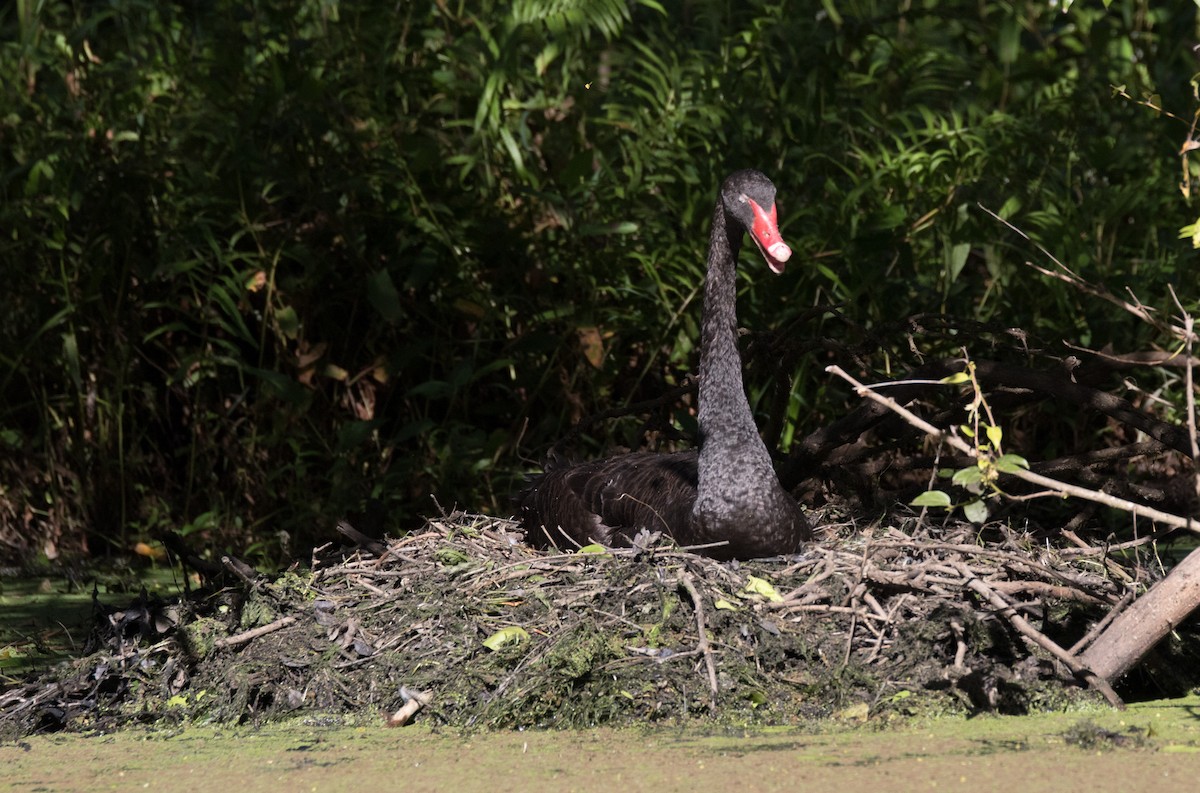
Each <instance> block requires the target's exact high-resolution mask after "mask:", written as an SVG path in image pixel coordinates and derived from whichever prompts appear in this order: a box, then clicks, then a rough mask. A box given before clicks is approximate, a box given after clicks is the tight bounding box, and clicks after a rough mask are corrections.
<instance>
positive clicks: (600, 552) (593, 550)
mask: <svg viewBox="0 0 1200 793" xmlns="http://www.w3.org/2000/svg"><path fill="white" fill-rule="evenodd" d="M575 553H590V554H595V555H596V556H604V555H606V554H608V549H607V548H605V547H604V546H603V545H601V544H600V543H598V542H594V543H592V544H591V545H585V546H583V547H582V548H580V549H579V550H578V551H576V552H575Z"/></svg>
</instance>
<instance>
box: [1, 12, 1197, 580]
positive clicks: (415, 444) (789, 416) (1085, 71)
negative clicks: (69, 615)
mask: <svg viewBox="0 0 1200 793" xmlns="http://www.w3.org/2000/svg"><path fill="white" fill-rule="evenodd" d="M1057 5H1058V4H1053V3H1045V2H1041V1H1040V0H1027V1H1025V0H1019V1H1018V2H998V1H997V0H975V1H974V2H966V1H965V0H914V1H913V2H905V3H894V2H875V1H874V0H848V1H846V2H842V1H841V0H825V1H824V2H815V1H810V2H758V1H753V2H746V3H730V2H720V1H719V0H718V1H716V2H709V1H708V0H692V2H686V3H682V4H676V3H663V4H660V3H658V2H655V1H654V0H641V2H624V1H623V0H516V1H515V2H508V1H507V0H506V2H496V1H494V0H479V2H476V3H456V2H441V1H440V0H439V2H405V3H400V4H398V5H397V4H395V3H386V4H385V3H339V2H337V0H292V1H291V2H285V1H284V0H255V2H249V3H246V2H240V3H234V2H226V1H225V0H212V1H211V2H201V3H164V2H157V0H155V1H153V2H152V1H151V0H111V1H110V2H104V3H96V2H84V1H83V0H77V2H63V1H61V0H44V2H37V1H36V0H18V2H17V3H16V4H15V5H6V6H4V7H3V8H2V9H0V74H2V75H4V78H3V81H2V83H0V85H2V88H0V90H2V92H3V93H2V96H3V111H2V112H0V192H2V196H3V201H2V203H0V230H2V232H3V236H2V243H0V244H2V246H3V247H2V248H0V261H2V262H3V265H2V266H3V272H4V276H5V278H4V283H5V293H6V298H5V300H4V306H5V309H4V311H3V312H0V448H2V449H3V453H2V454H0V543H3V548H4V550H3V551H0V553H3V554H5V555H6V556H8V557H11V558H21V557H27V556H28V555H29V554H30V553H34V552H44V553H47V554H48V555H51V556H54V555H56V554H58V553H60V552H62V551H64V550H79V549H84V548H86V549H88V550H90V551H92V552H97V551H102V550H105V549H106V548H113V549H120V550H127V549H129V548H130V547H132V546H133V544H134V543H135V542H137V541H139V540H143V539H149V538H151V537H153V536H155V534H156V533H157V532H159V531H161V530H163V529H165V528H172V529H176V530H181V531H183V532H184V533H197V535H198V538H199V540H200V542H201V543H202V544H208V545H210V546H215V547H224V546H234V547H236V548H238V550H239V551H240V552H242V553H247V552H249V553H250V555H251V557H252V558H254V557H255V553H254V550H253V549H255V548H256V549H258V551H259V558H261V559H270V560H274V559H278V558H281V554H280V550H281V549H280V547H279V545H280V544H281V543H284V542H285V538H287V537H290V538H291V546H292V549H293V550H296V549H301V552H303V548H302V546H303V544H304V543H309V542H312V541H315V540H318V539H319V538H321V537H322V536H325V535H327V534H328V531H329V529H330V527H331V525H332V522H333V520H334V519H335V518H336V517H338V516H340V515H341V514H343V513H345V512H348V511H354V510H359V509H363V508H364V506H365V505H367V504H369V503H372V499H374V503H375V504H376V507H377V509H380V508H381V509H382V511H383V512H384V513H385V514H386V518H385V520H384V527H385V528H387V529H389V530H391V531H393V532H395V531H397V530H402V529H404V528H408V527H411V526H413V525H415V524H416V523H417V522H418V520H419V516H421V515H423V514H428V513H429V512H431V511H433V510H434V509H435V508H436V507H435V504H434V503H433V501H432V500H431V499H430V494H431V493H432V494H433V495H435V496H436V497H437V498H438V499H439V500H440V502H441V503H442V504H443V505H445V506H446V507H449V506H451V505H453V504H458V505H461V506H465V507H470V508H472V509H477V510H482V511H489V512H493V513H499V514H507V510H508V504H507V497H508V494H509V493H510V492H511V490H512V489H513V488H514V487H515V486H516V484H517V483H518V482H519V479H520V477H521V475H522V474H523V473H524V472H525V471H528V470H531V469H533V468H534V467H536V465H537V463H538V461H539V460H540V459H541V456H542V455H543V454H544V452H545V451H546V449H547V448H548V446H549V445H550V443H552V442H553V441H554V440H555V439H556V438H558V437H559V436H560V435H561V434H563V433H564V432H565V431H566V429H567V427H569V426H570V425H571V424H572V423H573V422H576V421H578V420H579V419H581V418H583V417H585V416H588V415H591V414H594V413H597V412H599V411H602V410H605V409H608V408H612V407H614V406H616V405H620V404H624V403H627V402H631V401H636V400H640V399H646V398H652V397H655V396H657V395H659V394H661V393H663V392H664V391H666V390H668V389H669V388H670V387H671V386H674V385H677V384H678V383H680V382H681V381H682V378H683V377H684V375H685V374H686V373H687V372H688V371H691V370H694V368H695V365H696V354H695V350H694V346H695V344H696V339H697V337H698V332H697V323H698V316H699V301H698V299H697V298H698V296H699V290H700V289H701V280H702V264H703V258H704V246H705V244H706V234H707V220H708V214H709V211H710V209H709V208H710V207H711V202H712V198H713V196H714V194H715V188H716V185H717V184H718V183H719V181H720V179H721V177H722V176H723V175H724V173H725V172H727V171H728V170H731V169H733V168H736V167H746V166H754V167H759V168H761V169H763V170H764V171H766V172H768V173H769V174H770V175H771V176H772V178H773V179H774V180H775V182H776V184H777V185H778V186H779V188H780V196H781V199H780V201H781V211H782V215H781V220H782V223H781V225H782V227H783V230H784V233H785V235H786V237H787V238H788V240H789V242H790V243H791V244H792V246H793V248H794V249H795V250H796V251H797V252H798V255H797V256H796V258H794V259H793V264H792V265H791V266H790V269H789V272H788V273H787V274H786V275H785V276H784V277H783V278H782V279H781V280H774V279H772V280H770V281H768V280H767V277H766V275H765V274H763V273H760V272H758V271H757V270H752V269H751V268H747V274H748V275H749V276H751V277H748V278H746V279H745V281H744V282H743V284H744V294H743V296H742V298H741V303H740V305H739V309H740V311H741V312H742V313H741V317H742V322H743V324H744V325H745V326H746V327H749V328H753V329H755V330H767V329H770V328H779V329H785V334H784V335H785V336H786V338H788V339H790V340H791V341H792V343H793V344H794V345H795V346H796V347H797V349H799V350H800V352H802V353H808V352H810V351H811V350H813V349H817V348H820V346H821V345H820V344H819V343H812V344H809V345H807V346H806V345H805V344H804V343H803V340H805V339H818V338H821V337H822V335H823V334H831V335H837V334H843V333H847V332H849V331H847V330H846V326H845V325H843V324H838V323H840V322H841V320H835V319H834V315H833V314H830V313H828V312H823V311H813V310H811V309H812V308H813V306H814V305H829V304H835V303H836V304H840V305H841V313H842V314H843V315H844V316H845V317H846V321H848V322H853V327H854V328H855V332H860V331H861V332H863V333H875V334H877V335H878V337H879V339H880V342H879V343H880V349H881V350H882V352H883V353H884V354H883V355H881V356H880V358H879V359H878V360H876V361H874V362H873V363H872V365H874V366H877V367H878V368H879V369H880V370H884V369H886V368H887V366H888V362H889V358H888V357H887V356H888V355H891V354H902V353H905V352H906V351H907V350H908V346H909V342H908V340H907V338H905V337H904V335H903V333H901V332H899V331H897V330H896V329H895V328H896V325H895V324H894V323H896V322H897V321H899V320H902V319H903V318H904V317H906V316H909V315H912V314H918V313H923V312H944V313H947V314H951V315H955V316H958V317H965V318H972V319H976V320H982V321H988V322H992V321H994V322H997V323H1000V324H1002V325H1004V326H1013V327H1021V328H1024V329H1026V330H1027V331H1029V332H1031V333H1034V334H1043V335H1045V336H1046V337H1048V338H1054V339H1057V338H1063V337H1068V338H1071V339H1073V340H1075V341H1077V342H1079V343H1083V344H1088V345H1091V346H1093V347H1097V348H1098V347H1101V346H1103V345H1105V344H1106V343H1109V342H1112V343H1114V344H1116V345H1117V346H1118V347H1119V348H1120V349H1123V350H1128V349H1132V348H1134V347H1136V345H1137V344H1138V342H1139V340H1140V338H1141V336H1140V335H1139V334H1143V333H1144V332H1145V331H1143V330H1142V329H1141V328H1140V327H1139V326H1138V325H1136V324H1135V321H1134V320H1133V319H1131V318H1128V317H1126V316H1124V315H1122V314H1120V313H1119V312H1114V311H1112V310H1111V308H1109V307H1107V306H1106V305H1104V304H1103V303H1101V302H1099V301H1091V300H1088V299H1087V298H1086V297H1085V296H1083V295H1080V294H1079V293H1078V292H1074V291H1071V290H1070V289H1069V288H1067V287H1066V286H1065V285H1063V284H1061V283H1058V282H1055V281H1052V280H1048V279H1046V278H1044V277H1042V276H1039V275H1038V274H1036V273H1034V272H1033V271H1032V270H1030V269H1028V268H1027V267H1025V266H1024V264H1023V263H1024V262H1025V261H1026V260H1027V259H1030V258H1035V257H1038V256H1039V254H1038V253H1037V251H1036V249H1035V248H1034V247H1033V246H1032V245H1031V244H1029V243H1028V242H1026V241H1025V240H1023V239H1021V238H1020V237H1019V236H1017V235H1016V234H1014V233H1012V232H1011V231H1010V230H1008V229H1006V228H1005V227H1004V226H1002V225H1001V224H999V223H998V222H997V221H996V220H995V219H993V218H992V217H991V216H989V215H988V214H987V213H985V212H983V211H982V210H981V209H980V208H979V206H978V205H980V204H982V205H983V206H984V207H987V208H988V209H990V210H992V211H995V212H997V213H999V214H1001V215H1002V216H1003V217H1005V218H1006V219H1008V220H1009V221H1011V222H1012V223H1013V224H1014V225H1016V226H1017V227H1019V228H1020V229H1021V230H1023V231H1024V232H1025V233H1026V234H1028V235H1029V237H1030V238H1032V240H1034V241H1035V242H1036V243H1038V244H1040V245H1042V246H1044V247H1045V248H1046V249H1047V250H1049V251H1051V252H1052V253H1053V254H1054V255H1055V256H1057V257H1058V258H1059V259H1060V260H1061V261H1062V262H1063V263H1064V264H1066V265H1067V266H1069V267H1070V268H1072V269H1073V270H1074V271H1075V272H1077V273H1079V274H1080V275H1081V276H1082V277H1083V278H1085V279H1087V280H1089V281H1091V282H1093V283H1102V284H1106V285H1107V286H1108V287H1109V288H1110V289H1112V290H1113V291H1115V292H1120V291H1122V290H1123V289H1124V287H1125V286H1127V285H1128V286H1132V287H1135V288H1136V291H1137V294H1138V296H1139V297H1140V298H1141V299H1142V300H1144V301H1146V302H1148V303H1151V304H1159V305H1162V306H1163V307H1167V306H1168V305H1169V303H1168V302H1167V295H1166V285H1167V284H1169V283H1175V284H1177V285H1178V286H1181V287H1184V288H1183V290H1182V291H1183V293H1184V294H1182V295H1181V296H1182V297H1183V299H1185V300H1193V301H1194V300H1195V298H1196V293H1195V291H1194V288H1193V287H1194V284H1195V276H1194V275H1193V274H1192V273H1191V268H1192V261H1193V255H1192V254H1191V246H1190V243H1189V242H1188V241H1187V240H1180V239H1178V238H1179V231H1180V229H1181V228H1183V227H1184V226H1186V225H1187V224H1188V223H1189V222H1191V221H1194V219H1195V209H1194V207H1191V206H1189V204H1188V202H1187V200H1186V198H1185V197H1183V196H1181V195H1180V191H1179V190H1178V183H1179V182H1180V180H1181V173H1180V168H1179V161H1178V152H1179V149H1180V146H1181V143H1182V142H1183V141H1184V140H1185V138H1186V137H1187V135H1188V132H1189V129H1188V124H1187V123H1186V121H1184V122H1180V121H1179V120H1178V119H1175V118H1172V117H1170V116H1168V115H1165V114H1162V113H1160V112H1157V111H1156V110H1155V109H1154V108H1166V109H1169V110H1173V111H1174V112H1176V113H1178V114H1179V115H1181V116H1183V117H1184V118H1185V119H1186V118H1187V117H1189V116H1190V113H1191V110H1192V108H1193V107H1194V105H1195V98H1194V96H1193V91H1194V85H1193V84H1192V83H1189V79H1190V78H1191V77H1192V74H1193V72H1194V71H1195V63H1194V60H1193V56H1192V52H1191V45H1192V43H1193V41H1194V39H1195V37H1196V34H1197V29H1196V27H1197V24H1196V12H1195V8H1194V6H1192V5H1191V4H1176V5H1178V6H1181V7H1170V6H1169V4H1154V3H1150V2H1148V0H1147V1H1141V2H1139V1H1138V0H1117V1H1116V2H1113V3H1112V4H1111V5H1110V6H1108V7H1105V5H1104V4H1102V3H1101V2H1098V0H1077V2H1075V3H1074V4H1073V5H1070V8H1069V11H1068V12H1066V13H1064V12H1062V11H1061V10H1060V9H1059V8H1058V7H1057ZM1182 6H1186V7H1182ZM1115 88H1119V89H1120V90H1114V89H1115ZM1185 174H1186V167H1185ZM830 323H833V324H830ZM948 349H951V350H952V348H948ZM945 351H947V350H932V351H930V352H937V353H941V352H945ZM784 362H785V365H784V366H782V367H780V366H778V365H775V366H754V365H752V366H751V371H750V375H749V385H750V388H751V391H752V394H753V396H754V398H755V400H756V402H757V403H758V404H759V410H760V413H761V414H762V415H763V418H764V422H763V423H764V424H766V423H767V419H770V420H771V421H772V422H773V425H772V435H773V440H776V441H779V442H780V443H781V444H782V445H784V446H786V445H787V444H788V443H789V442H790V440H791V439H792V438H793V437H794V436H795V435H796V434H797V433H803V432H806V431H808V430H811V429H813V428H815V427H816V426H818V425H820V424H821V422H823V421H826V420H828V419H829V418H830V417H832V416H836V415H837V414H838V413H839V412H840V411H841V410H842V409H843V404H844V400H845V399H846V397H845V394H844V391H842V390H841V389H840V388H838V387H837V386H834V385H833V384H832V383H830V382H829V380H828V378H826V376H825V375H824V374H823V373H822V372H821V368H820V365H819V363H818V362H817V361H816V360H814V359H813V356H811V355H808V354H796V355H789V356H787V357H786V358H785V359H784ZM780 395H782V397H781V396H780ZM668 407H669V406H668ZM677 413H678V415H674V416H664V417H666V418H673V419H674V420H675V423H676V424H677V425H678V426H679V427H681V428H682V429H684V430H686V429H687V428H688V426H689V425H688V421H689V420H688V416H687V413H686V411H685V410H682V409H680V410H678V411H677ZM643 418H644V417H643ZM639 429H640V419H638V418H635V419H630V420H629V421H628V422H615V423H610V424H603V425H599V424H598V425H595V426H593V427H591V428H590V434H589V435H586V436H584V437H581V438H580V439H579V440H578V443H577V444H576V448H574V449H572V451H575V452H577V453H581V454H587V453H593V452H595V451H596V450H598V449H602V448H605V447H607V446H610V445H612V444H620V443H624V444H635V443H638V442H639V441H640V438H639V434H638V431H639ZM248 547H250V548H251V549H250V550H249V551H248V550H247V549H248Z"/></svg>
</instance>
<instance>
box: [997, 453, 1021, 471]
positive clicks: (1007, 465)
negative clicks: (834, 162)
mask: <svg viewBox="0 0 1200 793" xmlns="http://www.w3.org/2000/svg"><path fill="white" fill-rule="evenodd" d="M994 465H995V466H996V470H998V471H1002V472H1003V473H1006V474H1015V473H1016V472H1017V471H1019V470H1021V469H1022V468H1024V469H1026V470H1028V468H1029V461H1028V460H1026V459H1025V458H1024V457H1022V456H1021V455H1019V454H1003V455H1001V456H1000V457H998V458H996V462H995V463H994Z"/></svg>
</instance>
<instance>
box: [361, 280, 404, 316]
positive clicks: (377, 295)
mask: <svg viewBox="0 0 1200 793" xmlns="http://www.w3.org/2000/svg"><path fill="white" fill-rule="evenodd" d="M367 300H369V301H370V302H371V305H372V306H373V307H374V309H375V310H376V311H378V312H379V316H381V317H383V319H384V320H385V321H387V322H389V323H393V324H394V323H396V322H399V321H400V320H401V319H403V318H404V309H403V308H402V307H401V305H400V292H399V291H397V289H396V284H395V283H394V282H393V281H392V276H391V275H390V274H389V273H388V271H387V270H380V271H379V272H377V273H374V274H373V275H370V276H368V277H367Z"/></svg>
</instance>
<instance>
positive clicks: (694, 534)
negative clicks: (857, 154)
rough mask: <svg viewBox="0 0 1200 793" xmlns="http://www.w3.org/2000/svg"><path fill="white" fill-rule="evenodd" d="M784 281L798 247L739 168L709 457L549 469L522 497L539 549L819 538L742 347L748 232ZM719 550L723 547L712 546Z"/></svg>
mask: <svg viewBox="0 0 1200 793" xmlns="http://www.w3.org/2000/svg"><path fill="white" fill-rule="evenodd" d="M747 231H748V232H750V236H751V237H752V238H753V239H754V241H755V242H756V243H757V244H758V248H759V250H760V251H761V252H762V255H763V257H764V258H765V259H766V260H767V264H768V265H770V267H771V270H773V271H774V272H775V273H782V272H783V266H784V262H786V261H787V260H788V258H789V257H790V256H791V254H792V251H791V249H790V248H789V247H788V246H787V245H786V244H785V243H784V241H783V238H782V236H781V235H780V233H779V225H778V222H777V220H776V211H775V185H773V184H772V183H771V180H769V179H768V178H767V177H766V176H764V175H763V174H762V173H759V172H758V171H752V170H744V171H736V172H734V173H733V174H731V175H730V176H729V178H728V179H726V180H725V183H724V184H723V185H722V186H721V195H720V197H719V198H718V200H717V204H716V208H715V210H714V212H713V221H712V236H711V237H710V238H709V243H708V274H707V277H706V279H705V286H704V314H703V321H702V335H701V350H700V393H699V403H700V412H699V416H698V421H699V435H700V450H699V453H697V452H695V451H688V452H678V453H675V454H655V453H649V452H638V453H633V454H625V455H621V456H618V457H612V458H609V459H607V460H598V461H594V462H587V463H581V464H577V465H568V466H564V467H555V466H548V468H547V470H546V472H545V473H544V474H541V475H538V476H536V477H535V478H533V479H532V480H531V481H530V483H529V485H528V486H527V487H526V488H525V489H524V490H522V491H521V492H520V493H519V494H518V496H517V505H518V507H519V510H520V515H521V523H522V526H523V527H524V529H525V535H526V538H527V540H528V541H529V542H530V543H532V544H533V545H536V546H540V547H546V546H554V547H559V548H578V547H581V546H584V545H588V544H590V543H601V544H603V545H607V546H628V545H630V544H631V543H632V541H633V538H634V536H635V535H636V534H637V533H638V532H639V531H640V530H642V529H648V530H650V531H661V532H664V533H666V534H669V535H670V536H671V537H673V538H674V539H675V541H676V542H678V543H679V544H680V545H688V546H697V545H705V546H709V547H705V548H700V549H698V550H699V552H701V553H704V554H706V555H708V556H713V557H717V558H719V559H749V558H754V557H761V556H774V555H777V554H785V553H793V552H795V551H796V550H797V548H798V547H799V545H800V543H801V542H802V541H803V540H806V539H808V537H809V534H810V530H809V526H808V521H806V520H805V518H804V515H803V513H802V512H801V511H800V507H799V506H798V505H797V504H796V502H795V500H794V499H792V497H791V496H790V495H788V494H787V493H786V492H785V491H784V489H783V488H782V487H781V486H780V484H779V480H778V479H777V478H776V476H775V471H774V468H773V467H772V465H771V456H770V455H769V454H768V453H767V447H766V446H765V445H764V444H763V441H762V438H761V437H760V436H759V434H758V428H757V427H756V426H755V425H754V416H753V414H751V412H750V403H749V402H748V401H747V399H746V391H745V388H744V387H743V385H742V359H741V356H740V354H739V353H738V346H737V306H736V302H737V293H736V283H735V282H736V277H737V273H736V264H737V254H738V251H739V250H740V249H741V247H742V235H743V234H744V233H745V232H747ZM713 543H721V544H718V545H712V544H713Z"/></svg>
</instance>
